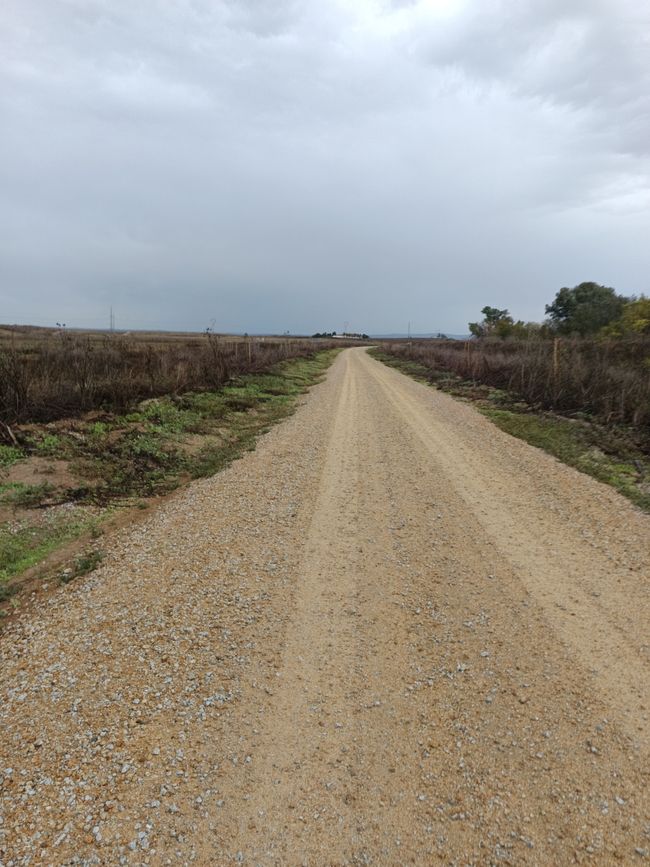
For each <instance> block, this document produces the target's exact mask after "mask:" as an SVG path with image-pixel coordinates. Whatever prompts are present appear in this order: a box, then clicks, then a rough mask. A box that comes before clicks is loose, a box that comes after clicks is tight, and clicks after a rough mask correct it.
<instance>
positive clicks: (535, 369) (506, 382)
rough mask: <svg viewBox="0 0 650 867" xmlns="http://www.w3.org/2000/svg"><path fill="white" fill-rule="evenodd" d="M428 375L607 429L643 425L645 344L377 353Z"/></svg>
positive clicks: (442, 345) (506, 344) (649, 389)
mask: <svg viewBox="0 0 650 867" xmlns="http://www.w3.org/2000/svg"><path fill="white" fill-rule="evenodd" d="M384 348H385V349H386V350H387V351H388V352H390V353H391V354H393V355H395V356H398V357H400V358H405V359H409V360H411V361H417V362H419V363H421V364H423V365H424V366H425V367H427V368H428V369H429V370H431V371H432V372H435V371H451V372H453V373H455V374H456V375H458V376H460V377H461V378H462V379H466V380H473V381H475V382H480V383H485V384H486V385H490V386H493V387H495V388H500V389H504V390H507V391H509V392H511V393H513V394H515V395H518V396H519V397H521V398H523V399H524V400H525V401H526V402H527V403H529V404H531V405H532V406H535V407H540V408H543V409H552V410H556V411H558V412H561V413H564V414H567V415H571V414H577V413H585V414H588V415H591V416H594V417H596V418H598V419H599V420H601V421H604V422H606V423H608V424H612V423H615V424H618V423H622V424H629V425H633V426H634V427H637V428H640V429H647V427H648V426H649V425H650V338H649V337H633V338H621V339H617V340H602V339H586V338H562V339H558V340H552V339H551V340H547V339H539V338H537V339H529V340H511V339H496V338H484V339H481V340H468V341H456V340H422V341H412V342H411V343H406V342H398V343H392V344H389V345H388V346H386V347H384Z"/></svg>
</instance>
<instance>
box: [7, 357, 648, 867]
mask: <svg viewBox="0 0 650 867" xmlns="http://www.w3.org/2000/svg"><path fill="white" fill-rule="evenodd" d="M649 577H650V517H648V516H646V515H643V514H642V513H641V512H639V511H638V510H636V509H635V508H634V507H633V506H631V505H630V504H629V503H628V502H627V501H626V500H624V499H623V498H622V497H620V496H619V495H617V494H616V493H615V492H613V491H612V490H611V489H609V488H607V487H605V486H603V485H600V484H599V483H597V482H596V481H594V480H593V479H591V478H589V477H587V476H583V475H581V474H579V473H578V472H576V471H574V470H572V469H570V468H568V467H566V466H564V465H562V464H559V463H557V462H556V461H555V460H554V459H553V458H551V457H549V456H548V455H546V454H544V453H542V452H539V451H537V450H535V449H533V448H531V447H530V446H528V445H526V444H525V443H523V442H521V441H519V440H515V439H513V438H511V437H509V436H507V435H506V434H504V433H502V432H500V431H499V430H498V429H496V428H495V427H494V426H492V425H491V424H490V422H488V421H487V420H486V419H485V418H484V417H482V416H481V415H479V414H478V413H477V412H475V411H474V410H473V409H472V408H471V407H469V406H466V405H464V404H462V403H460V402H457V401H454V400H453V399H452V398H450V397H448V396H446V395H443V394H441V393H437V392H435V391H434V390H432V389H430V388H428V387H426V386H424V385H421V384H419V383H416V382H413V381H412V380H410V379H407V378H406V377H404V376H403V375H401V374H400V373H398V372H396V371H394V370H391V369H389V368H387V367H384V366H382V365H381V364H380V363H379V362H378V361H375V360H373V359H371V358H370V357H368V355H367V354H366V352H365V351H364V350H363V349H351V350H346V351H345V352H343V353H341V355H339V356H338V358H337V360H336V361H335V363H334V365H333V367H332V368H331V370H330V373H329V375H328V377H327V379H326V381H325V382H323V383H322V384H320V385H318V386H316V387H315V388H314V389H313V390H312V392H311V393H310V395H309V396H308V397H307V398H306V399H305V401H304V403H303V404H302V406H301V407H300V409H299V410H298V412H297V413H296V414H295V415H294V416H292V417H291V418H290V419H289V420H287V421H285V422H283V423H282V424H280V425H279V426H277V427H275V428H274V429H273V430H272V431H271V432H270V433H269V434H268V435H266V436H265V437H264V438H263V439H262V440H261V442H260V444H259V445H258V448H257V450H256V451H255V452H253V453H250V454H247V455H246V456H245V457H244V458H243V459H242V460H239V461H237V462H236V463H235V464H233V465H232V466H231V467H230V468H229V469H227V470H226V471H224V472H222V473H220V474H218V475H217V476H214V477H213V478H210V479H207V480H204V481H200V482H196V483H194V484H193V485H192V486H191V487H190V488H188V489H187V490H185V491H183V492H182V493H180V494H178V495H177V496H175V497H173V498H171V499H170V500H169V501H168V502H167V503H165V504H164V505H163V506H162V507H161V508H160V509H158V510H156V511H155V512H154V513H152V514H151V516H149V517H148V518H146V519H145V520H144V521H143V522H142V523H140V524H139V525H138V526H136V527H133V528H131V529H128V528H127V529H125V530H123V531H120V533H118V534H116V535H115V536H114V537H112V539H111V540H110V544H109V545H108V550H107V556H106V558H105V561H104V563H103V565H102V566H101V568H100V569H99V570H98V571H97V572H95V573H94V574H93V575H92V576H90V577H88V578H86V579H79V580H78V582H75V583H73V584H71V585H69V586H67V587H65V588H61V589H59V590H56V591H55V592H53V593H52V595H51V596H50V597H49V602H48V604H47V605H46V606H43V605H42V604H41V606H40V607H39V608H34V610H32V611H31V612H30V611H27V612H26V613H25V614H24V615H22V616H21V618H20V619H17V620H15V621H13V622H12V623H11V624H9V625H8V626H7V628H6V629H5V630H4V631H3V633H2V634H1V635H0V700H1V705H0V728H1V729H2V738H1V739H0V814H1V816H2V819H1V823H0V863H1V864H3V865H6V867H9V865H12V867H14V865H26V864H52V865H54V864H56V865H59V864H86V865H91V864H102V865H104V864H106V865H114V864H129V865H139V864H151V865H158V864H189V863H196V864H206V865H221V864H224V865H227V864H231V863H244V864H250V865H258V864H259V865H302V864H305V865H344V864H351V865H359V864H374V865H398V864H399V865H401V864H418V865H421V864H449V865H468V864H481V865H482V864H486V865H487V864H513V865H514V864H516V865H519V864H539V865H563V864H573V863H589V864H612V863H621V864H634V863H637V862H638V863H643V862H644V859H646V860H648V863H650V811H649V808H650V787H649V786H648V772H649V770H650V764H649V762H648V758H649V751H650V726H649V717H650V678H649V668H650V632H649V629H648V623H649V619H650V618H649V615H650V603H649V599H648V588H649V584H648V578H649Z"/></svg>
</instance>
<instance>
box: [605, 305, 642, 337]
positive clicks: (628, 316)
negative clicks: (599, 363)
mask: <svg viewBox="0 0 650 867" xmlns="http://www.w3.org/2000/svg"><path fill="white" fill-rule="evenodd" d="M603 334H605V335H606V336H607V337H624V336H630V335H633V334H650V298H646V297H645V296H644V295H641V297H640V298H633V299H631V300H630V301H628V302H627V304H626V305H625V306H624V307H623V312H622V313H621V316H620V318H619V319H616V320H615V321H614V322H610V324H609V325H608V326H607V327H606V328H604V329H603Z"/></svg>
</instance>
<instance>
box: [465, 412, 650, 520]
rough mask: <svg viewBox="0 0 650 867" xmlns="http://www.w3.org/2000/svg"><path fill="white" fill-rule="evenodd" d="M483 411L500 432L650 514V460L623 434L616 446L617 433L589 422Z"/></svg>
mask: <svg viewBox="0 0 650 867" xmlns="http://www.w3.org/2000/svg"><path fill="white" fill-rule="evenodd" d="M480 410H481V412H482V413H483V414H484V415H486V416H487V417H488V418H489V419H490V420H491V421H493V422H494V423H495V424H496V425H497V427H500V428H501V430H503V431H506V433H509V434H511V435H512V436H516V437H518V438H519V439H522V440H525V441H526V442H527V443H530V444H531V445H533V446H537V448H540V449H543V450H544V451H545V452H548V453H549V454H551V455H553V456H554V457H556V458H558V459H559V460H561V461H563V462H564V463H565V464H569V466H571V467H575V468H576V469H578V470H581V471H582V472H583V473H587V474H588V475H590V476H593V477H594V478H595V479H598V481H600V482H605V484H607V485H611V486H612V487H613V488H616V490H617V491H619V493H621V494H623V495H624V496H625V497H627V498H628V499H630V500H632V502H633V503H635V504H636V505H637V506H639V507H640V508H642V509H644V510H645V511H648V512H650V458H648V456H647V455H644V454H643V453H642V452H640V451H638V450H636V449H635V448H634V447H633V446H631V445H630V444H628V443H627V442H626V441H625V440H624V439H623V437H624V436H625V434H624V433H621V435H620V436H621V439H620V440H619V441H618V443H617V442H616V434H615V433H613V432H612V431H610V430H607V429H605V430H601V429H599V428H598V427H597V426H596V425H593V424H590V423H588V422H580V421H570V420H569V419H563V418H559V417H557V416H553V417H549V416H544V415H538V414H535V413H521V412H511V411H508V410H503V409H490V408H488V407H480ZM644 482H645V485H644ZM646 485H647V488H646V487H645V486H646Z"/></svg>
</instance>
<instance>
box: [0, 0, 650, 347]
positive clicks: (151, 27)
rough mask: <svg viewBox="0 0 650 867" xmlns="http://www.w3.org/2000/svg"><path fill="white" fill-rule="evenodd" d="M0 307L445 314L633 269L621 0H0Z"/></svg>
mask: <svg viewBox="0 0 650 867" xmlns="http://www.w3.org/2000/svg"><path fill="white" fill-rule="evenodd" d="M0 129H1V135H0V165H1V166H2V170H1V172H0V322H34V323H36V324H44V325H45V324H53V323H54V322H56V321H65V322H67V323H68V324H69V325H78V326H98V327H107V326H108V321H109V309H110V307H111V305H112V306H113V307H114V309H115V312H116V320H117V325H118V327H124V328H138V327H142V328H144V327H152V328H178V329H202V328H205V327H206V326H207V325H209V324H210V323H211V322H212V321H213V320H214V322H215V327H216V328H217V329H218V330H228V331H230V330H232V331H249V332H264V331H269V332H281V331H286V330H289V331H291V332H294V333H296V332H311V331H316V330H319V331H320V330H331V329H334V330H341V329H342V328H343V327H344V325H345V324H346V323H347V325H348V327H349V328H350V329H354V330H360V331H367V332H369V333H384V332H393V331H406V328H407V322H410V323H411V327H412V329H413V330H414V331H417V332H436V331H445V332H448V333H462V332H464V331H465V330H466V327H467V322H468V320H470V319H477V318H480V314H479V311H480V308H481V307H483V306H484V305H485V304H490V305H493V306H497V307H507V308H509V309H510V311H511V313H512V314H513V315H514V316H515V317H516V318H522V319H537V320H539V319H541V318H542V317H543V315H544V304H545V303H547V302H550V301H551V300H552V298H553V296H554V294H555V292H556V291H557V290H558V289H559V288H560V287H561V286H564V285H568V286H573V285H575V284H577V283H579V282H581V281H583V280H596V281H598V282H601V283H605V284H607V285H612V286H614V287H615V288H616V289H617V290H618V291H619V292H622V293H624V294H632V293H637V294H638V293H642V292H645V293H646V294H647V293H648V292H649V291H650V4H648V3H647V0H348V2H343V0H318V2H314V0H312V2H307V0H277V2H273V3H270V2H268V0H221V2H217V0H142V2H139V3H133V2H132V0H5V2H4V3H3V8H2V11H1V12H0Z"/></svg>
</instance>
